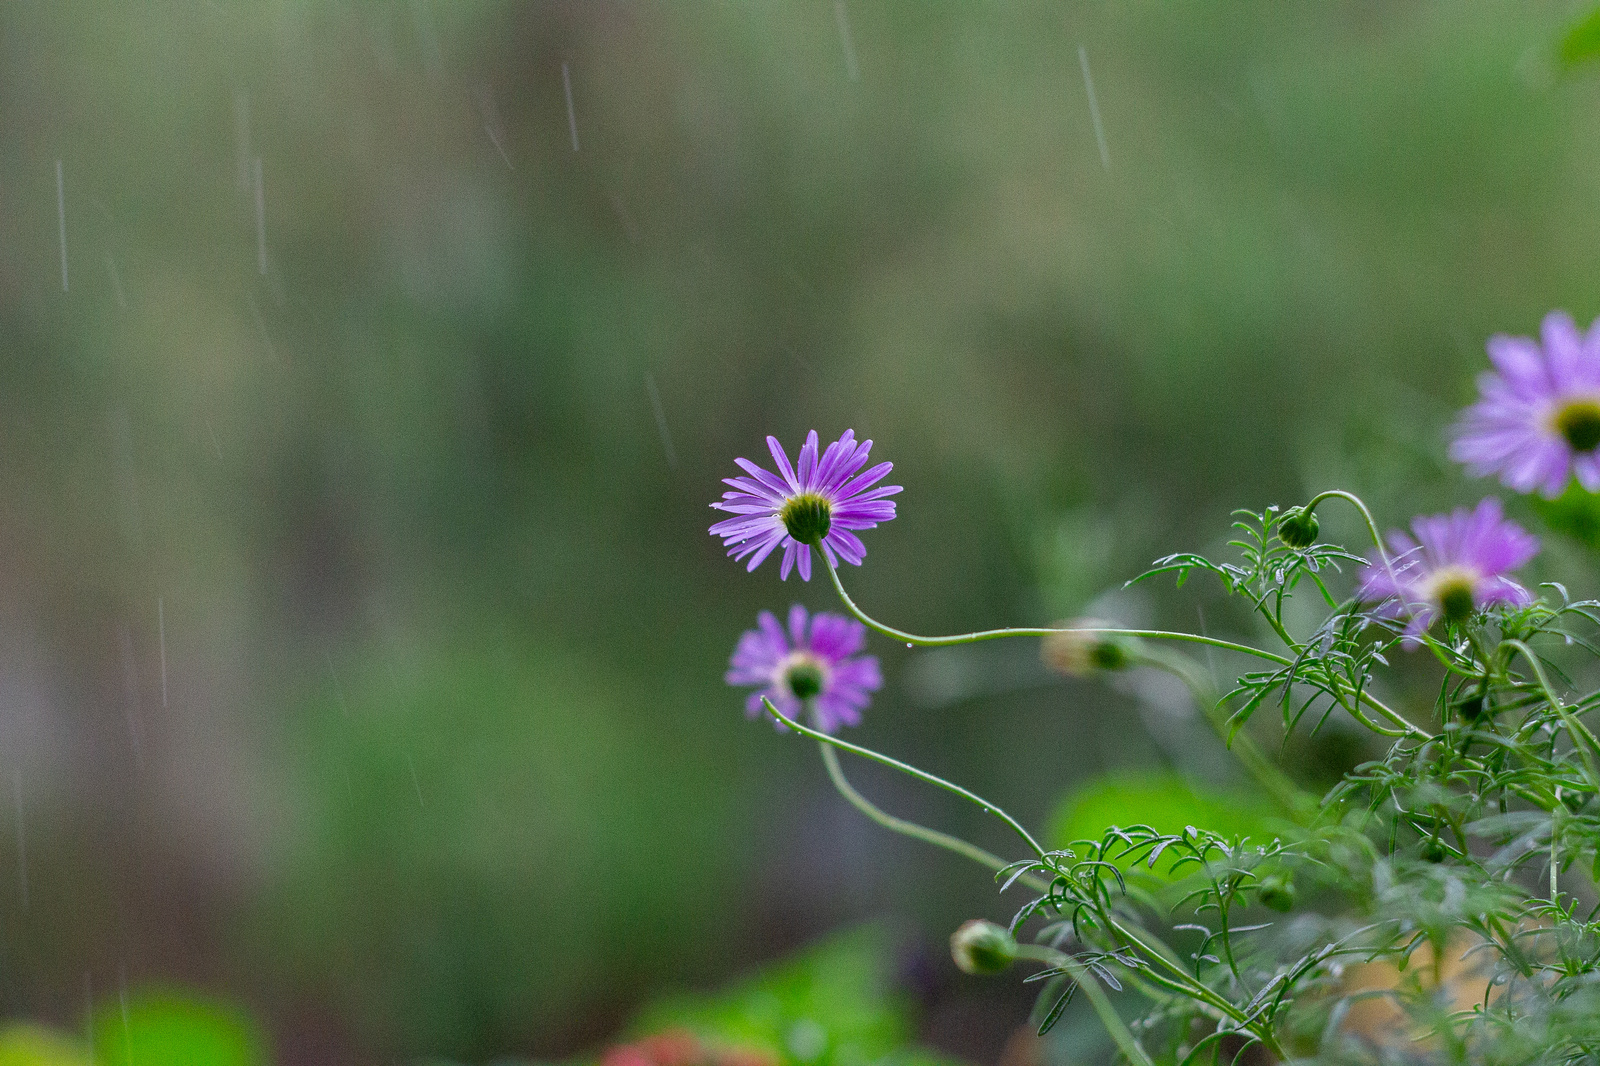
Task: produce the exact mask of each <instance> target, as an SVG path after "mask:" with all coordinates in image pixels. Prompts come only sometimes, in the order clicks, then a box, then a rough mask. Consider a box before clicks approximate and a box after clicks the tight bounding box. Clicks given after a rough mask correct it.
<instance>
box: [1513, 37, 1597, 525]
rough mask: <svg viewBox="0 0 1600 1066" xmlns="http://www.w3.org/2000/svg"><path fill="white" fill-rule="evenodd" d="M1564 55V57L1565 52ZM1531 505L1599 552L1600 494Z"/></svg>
mask: <svg viewBox="0 0 1600 1066" xmlns="http://www.w3.org/2000/svg"><path fill="white" fill-rule="evenodd" d="M1585 26H1588V27H1590V28H1591V32H1592V34H1593V38H1594V39H1593V41H1592V42H1591V44H1590V48H1591V53H1590V54H1592V55H1595V56H1600V11H1596V12H1595V13H1594V14H1593V15H1591V16H1590V17H1589V18H1587V19H1585V20H1584V22H1583V23H1582V24H1580V27H1579V28H1580V29H1581V28H1583V27H1585ZM1574 33H1576V31H1574ZM1569 40H1570V38H1569ZM1563 47H1565V46H1563ZM1562 54H1563V56H1565V51H1563V53H1562ZM1528 504H1529V506H1531V507H1532V508H1533V511H1534V513H1535V514H1537V515H1538V516H1539V518H1540V519H1541V520H1543V522H1544V524H1545V525H1547V526H1549V527H1550V528H1551V529H1552V530H1554V531H1556V532H1557V533H1565V534H1566V535H1567V536H1569V537H1571V538H1572V539H1573V540H1576V541H1577V542H1578V543H1580V544H1582V545H1583V546H1584V547H1586V548H1588V549H1589V550H1591V551H1597V552H1600V494H1596V493H1593V492H1589V491H1588V490H1586V489H1585V488H1583V486H1581V485H1579V484H1578V483H1577V482H1576V481H1574V482H1573V483H1572V484H1571V485H1570V486H1569V487H1568V488H1567V491H1566V492H1563V493H1562V494H1561V495H1560V496H1559V497H1557V498H1556V499H1554V500H1547V499H1545V498H1544V497H1543V496H1539V495H1531V496H1529V497H1528Z"/></svg>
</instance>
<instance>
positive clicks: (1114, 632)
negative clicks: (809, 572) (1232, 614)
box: [822, 556, 1293, 666]
mask: <svg viewBox="0 0 1600 1066" xmlns="http://www.w3.org/2000/svg"><path fill="white" fill-rule="evenodd" d="M822 561H823V563H824V564H825V565H826V566H827V568H828V576H829V577H831V578H833V588H834V591H836V592H838V594H839V599H840V600H841V601H843V603H844V606H845V609H846V610H847V611H849V612H850V613H851V614H852V615H854V616H855V617H856V619H857V620H858V621H860V622H861V623H862V624H863V625H865V626H866V627H867V628H868V629H871V630H873V631H875V632H878V633H882V634H883V635H884V636H886V637H891V638H893V639H895V640H903V641H905V642H906V643H907V644H915V645H919V646H921V647H924V648H948V647H951V646H952V645H956V644H974V643H976V642H978V641H980V640H996V639H998V638H1000V637H1047V636H1050V635H1051V634H1052V633H1088V634H1095V635H1100V636H1114V637H1146V638H1148V639H1150V640H1180V641H1186V642H1188V643H1190V644H1205V645H1207V646H1209V647H1212V648H1221V649H1223V650H1224V651H1236V652H1240V653H1241V654H1244V655H1253V656H1255V657H1256V658H1258V659H1265V660H1267V661H1268V662H1273V663H1277V664H1278V665H1279V666H1290V665H1292V664H1293V660H1292V659H1286V658H1284V657H1283V656H1282V655H1276V654H1274V653H1273V652H1270V651H1262V650H1261V649H1260V648H1252V647H1250V646H1249V645H1248V644H1235V643H1234V642H1233V641H1230V640H1218V639H1217V638H1216V637H1205V636H1201V635H1199V634H1198V633H1175V632H1169V631H1167V630H1161V629H1105V628H1101V627H1096V628H1093V629H1073V628H1068V629H1051V628H1017V627H1010V628H1006V629H980V630H978V631H977V632H974V633H958V634H956V635H954V636H948V637H919V636H917V635H916V634H915V633H907V632H906V631H905V630H903V629H896V628H894V627H893V626H887V625H884V624H883V623H882V622H880V621H878V620H877V619H876V618H873V617H872V616H871V615H869V614H867V613H866V612H865V611H863V610H862V609H861V608H860V607H857V606H856V601H855V600H852V599H851V598H850V594H849V593H848V592H846V591H845V590H844V584H843V583H842V582H841V581H840V580H839V569H838V567H836V566H835V565H834V564H833V563H832V562H831V561H829V559H828V558H827V556H823V560H822Z"/></svg>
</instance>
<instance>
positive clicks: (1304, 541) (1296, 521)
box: [1278, 507, 1319, 548]
mask: <svg viewBox="0 0 1600 1066" xmlns="http://www.w3.org/2000/svg"><path fill="white" fill-rule="evenodd" d="M1318 528H1319V527H1318V526H1317V516H1316V515H1315V514H1313V513H1312V512H1311V511H1310V510H1308V509H1306V508H1304V507H1291V508H1289V509H1288V510H1287V511H1285V512H1283V517H1282V518H1280V519H1278V539H1279V540H1281V541H1283V542H1284V543H1285V544H1287V545H1288V546H1289V547H1291V548H1309V547H1311V545H1313V544H1315V543H1316V542H1317V531H1318Z"/></svg>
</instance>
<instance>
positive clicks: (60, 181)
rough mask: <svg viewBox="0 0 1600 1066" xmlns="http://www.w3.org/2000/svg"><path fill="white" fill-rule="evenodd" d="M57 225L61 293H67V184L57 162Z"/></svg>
mask: <svg viewBox="0 0 1600 1066" xmlns="http://www.w3.org/2000/svg"><path fill="white" fill-rule="evenodd" d="M56 225H57V228H58V230H59V231H60V234H61V291H62V292H66V291H67V183H66V180H65V179H64V178H63V177H62V174H61V160H59V159H57V160H56Z"/></svg>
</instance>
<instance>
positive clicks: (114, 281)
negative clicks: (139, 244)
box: [106, 252, 128, 310]
mask: <svg viewBox="0 0 1600 1066" xmlns="http://www.w3.org/2000/svg"><path fill="white" fill-rule="evenodd" d="M106 273H107V274H110V275H111V293H112V295H114V296H115V297H116V298H117V306H118V307H120V308H123V309H124V310H126V309H127V307H128V298H127V296H126V295H124V294H123V291H122V279H121V278H120V277H118V276H117V264H116V263H115V262H113V261H112V259H111V253H110V252H107V253H106Z"/></svg>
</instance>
